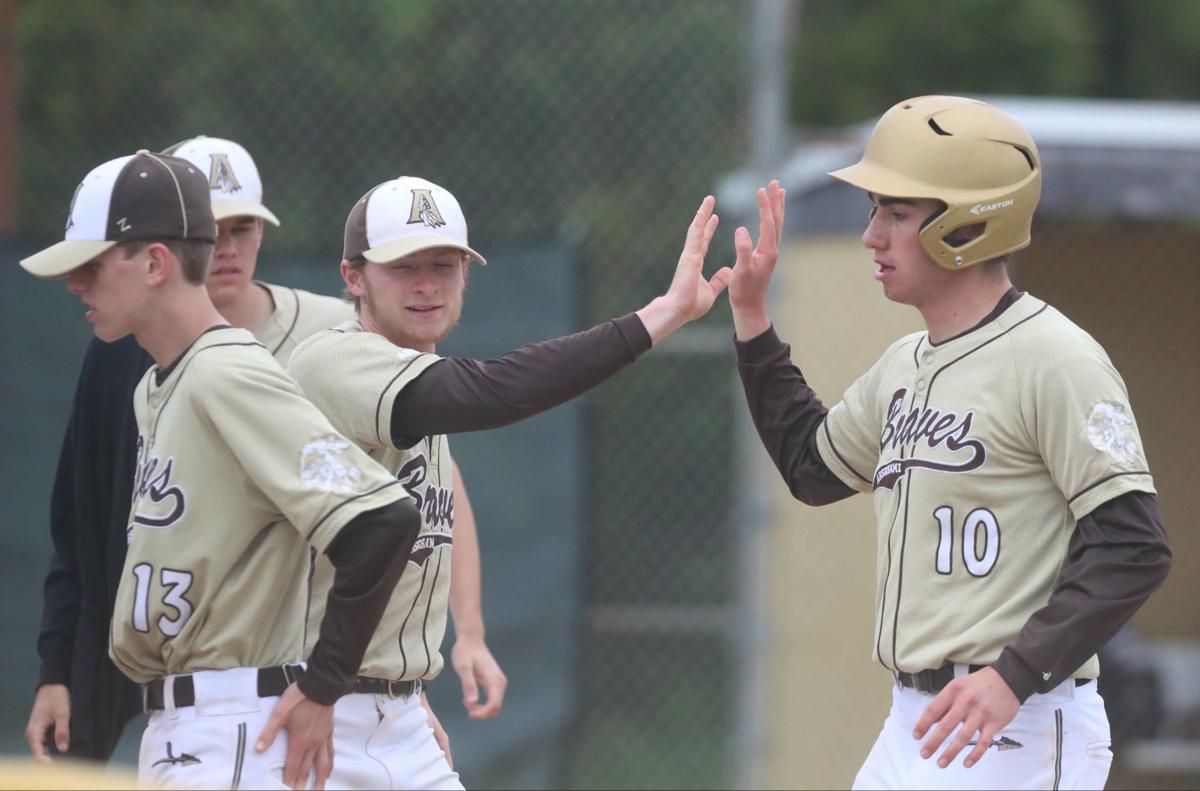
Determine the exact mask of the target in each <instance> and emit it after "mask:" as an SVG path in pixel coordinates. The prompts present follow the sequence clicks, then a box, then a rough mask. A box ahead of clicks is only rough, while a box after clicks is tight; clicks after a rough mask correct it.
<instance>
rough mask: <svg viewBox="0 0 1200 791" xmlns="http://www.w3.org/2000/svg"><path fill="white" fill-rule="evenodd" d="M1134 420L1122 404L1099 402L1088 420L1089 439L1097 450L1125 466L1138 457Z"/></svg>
mask: <svg viewBox="0 0 1200 791" xmlns="http://www.w3.org/2000/svg"><path fill="white" fill-rule="evenodd" d="M1132 428H1133V418H1132V417H1130V415H1129V412H1128V410H1126V409H1125V407H1124V405H1122V404H1114V403H1112V402H1110V401H1099V402H1097V403H1095V404H1093V405H1092V409H1091V411H1090V412H1088V418H1087V438H1088V442H1090V443H1092V447H1093V448H1095V449H1096V450H1099V451H1103V452H1104V453H1107V454H1108V455H1109V457H1110V458H1112V460H1113V461H1115V462H1117V463H1118V464H1123V463H1125V462H1127V461H1130V460H1131V459H1134V458H1136V457H1137V453H1138V447H1137V443H1136V442H1135V441H1134V436H1135V435H1134V432H1133V431H1132Z"/></svg>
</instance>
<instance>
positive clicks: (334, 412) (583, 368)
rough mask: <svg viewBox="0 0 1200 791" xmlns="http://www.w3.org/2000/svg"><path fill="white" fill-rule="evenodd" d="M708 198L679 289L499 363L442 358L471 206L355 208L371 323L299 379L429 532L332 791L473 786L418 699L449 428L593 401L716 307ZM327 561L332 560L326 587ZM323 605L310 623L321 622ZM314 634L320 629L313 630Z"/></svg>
mask: <svg viewBox="0 0 1200 791" xmlns="http://www.w3.org/2000/svg"><path fill="white" fill-rule="evenodd" d="M712 208H713V200H712V198H711V197H710V198H707V199H705V201H704V203H703V204H702V205H701V207H700V209H699V210H698V211H697V212H696V215H695V218H694V219H693V221H692V225H691V227H690V229H689V231H688V235H687V241H686V244H685V246H684V250H683V254H682V255H681V257H680V260H679V265H678V268H677V270H676V273H675V278H674V281H673V282H672V284H671V287H670V289H669V290H668V292H667V294H666V295H665V296H663V297H659V298H658V299H656V300H654V301H653V302H651V303H650V304H649V305H647V306H646V307H645V308H643V309H642V310H640V311H638V312H637V313H634V314H630V315H628V316H625V317H623V318H619V319H616V320H613V321H610V322H605V323H604V324H601V325H599V326H597V327H594V328H592V329H591V330H588V331H586V332H582V333H578V334H576V335H571V336H566V337H563V338H558V339H555V340H551V341H547V342H544V343H540V344H533V345H530V346H525V347H522V348H521V349H518V350H516V351H514V352H510V353H509V354H507V355H505V356H504V357H502V358H500V359H498V360H490V361H476V360H462V359H449V358H446V359H443V358H439V357H438V356H437V355H436V354H435V353H434V346H435V345H436V343H437V342H438V341H439V340H441V338H443V337H444V336H445V334H446V333H447V332H448V331H449V330H450V328H451V327H452V326H453V325H454V323H455V322H456V321H457V320H458V318H459V314H460V312H461V310H462V300H463V290H464V287H465V285H466V280H467V273H468V265H469V262H470V261H471V260H472V259H474V260H476V261H478V262H479V263H480V264H484V263H485V261H484V258H483V256H481V255H480V254H479V253H477V252H476V251H475V250H474V249H472V248H471V247H470V246H469V244H468V242H467V227H466V221H465V219H464V217H463V213H462V210H461V208H460V207H459V204H458V201H457V200H456V199H455V198H454V196H453V195H452V194H451V193H450V192H448V191H447V190H445V189H444V188H442V187H440V186H438V185H436V184H433V183H431V182H429V181H426V180H424V179H419V178H413V177H403V178H398V179H393V180H391V181H387V182H384V183H382V184H380V185H378V186H377V187H375V188H374V189H372V190H371V191H370V192H368V193H367V194H366V195H364V196H363V198H362V199H361V200H359V201H358V203H357V204H355V206H354V208H353V210H352V211H351V212H350V216H349V218H348V219H347V221H346V233H345V244H344V251H343V260H342V263H341V272H342V278H343V280H344V281H345V282H346V288H347V293H348V294H349V295H350V296H351V297H352V298H353V299H354V302H355V306H356V309H357V311H358V319H357V320H355V321H349V322H346V323H345V324H342V325H341V326H339V327H337V328H334V329H332V330H326V331H324V332H319V333H317V334H315V335H313V336H312V337H311V338H309V339H308V340H306V341H304V342H303V343H301V344H300V346H299V347H298V348H297V349H296V352H295V353H294V354H293V355H292V360H291V362H290V363H289V365H288V372H289V373H291V374H292V376H293V377H294V378H295V380H296V382H297V383H298V384H299V385H300V387H301V388H302V389H303V390H304V392H305V394H306V395H307V396H308V397H309V398H310V399H311V400H312V401H313V403H314V404H316V405H317V406H318V407H320V408H321V409H322V410H323V411H324V412H325V413H326V415H328V416H329V418H330V420H331V421H332V422H333V424H334V425H335V426H336V427H338V428H339V430H340V431H342V432H343V433H344V434H345V435H346V436H347V437H348V438H350V439H352V440H353V441H354V442H356V443H358V444H359V446H360V447H362V448H363V450H365V451H366V452H367V453H368V454H369V455H371V457H372V458H374V459H376V460H378V461H379V462H380V463H381V464H383V465H384V466H385V467H387V468H388V469H389V470H393V471H394V472H395V474H396V476H397V477H398V478H399V479H400V480H401V481H403V482H404V484H405V486H406V487H407V488H408V490H409V492H410V493H411V494H412V496H413V498H414V500H415V501H416V502H417V504H418V508H419V509H420V511H421V520H422V521H421V532H420V536H419V537H418V538H417V541H416V542H415V544H414V545H413V551H412V555H411V556H409V558H408V563H409V564H410V566H411V568H410V569H409V570H408V571H406V572H405V574H404V576H403V578H402V580H401V583H400V585H399V586H397V588H396V590H395V592H394V593H393V595H392V600H391V602H390V603H389V605H388V609H387V612H386V613H385V614H384V617H383V620H382V621H381V622H380V625H379V628H378V629H377V630H376V633H375V636H374V637H373V638H372V641H371V645H370V647H369V649H368V651H367V654H366V657H365V658H364V660H363V664H362V667H361V668H360V670H359V679H358V682H357V685H356V687H355V691H356V693H358V694H353V695H347V696H346V697H345V698H343V699H342V700H341V701H339V703H338V705H337V712H336V723H337V725H336V728H335V731H334V739H335V747H334V751H335V753H336V754H337V762H336V763H335V766H334V773H333V776H332V777H331V778H330V787H331V788H355V787H373V788H406V789H410V788H430V789H432V788H462V785H461V783H460V782H459V779H458V776H457V774H456V773H454V771H453V770H452V768H451V767H450V766H449V765H448V763H447V762H446V760H445V758H444V756H443V755H442V753H441V751H440V750H437V748H436V745H435V744H434V743H433V739H432V738H431V735H430V734H429V732H428V728H427V727H425V725H424V716H423V715H422V714H421V712H420V709H419V707H418V703H417V700H418V699H419V696H418V695H416V694H415V693H416V692H417V691H419V690H420V689H421V686H422V683H423V682H426V681H428V680H430V679H432V678H434V677H436V676H437V675H438V673H439V672H440V671H441V668H442V657H441V655H440V652H439V647H440V645H441V641H442V635H443V632H444V629H445V623H446V607H447V593H448V591H447V586H448V584H449V581H450V577H451V573H452V572H451V556H450V549H451V546H452V542H453V539H454V530H455V500H454V498H453V496H452V495H451V492H450V489H449V487H450V480H451V475H452V464H451V460H450V453H449V446H448V443H447V440H446V436H445V435H446V434H447V433H452V432H460V431H473V430H479V429H486V428H492V427H497V426H502V425H506V424H508V423H512V422H514V421H517V420H520V419H522V418H525V417H528V416H530V415H533V414H535V413H537V412H540V411H543V410H545V409H548V408H550V407H551V406H554V405H556V404H559V403H562V402H564V401H567V400H569V399H570V398H572V397H574V396H577V395H580V394H581V393H583V392H585V391H587V390H588V389H590V388H592V387H594V386H596V385H598V384H600V383H601V382H602V381H604V380H605V379H606V378H608V377H609V376H611V375H612V374H613V373H615V372H616V371H618V370H620V369H621V368H623V367H624V366H625V365H627V364H629V363H630V362H632V361H633V360H634V359H636V357H637V356H638V355H640V354H641V353H643V352H645V351H646V350H648V349H649V348H650V346H651V344H653V343H655V342H658V341H659V340H661V339H662V338H664V337H666V336H667V335H669V334H670V333H671V332H673V331H674V330H675V329H677V328H678V327H680V326H682V325H683V324H685V323H687V322H688V321H690V320H692V319H695V318H698V317H699V316H701V315H703V314H704V313H706V312H707V311H708V309H709V308H710V307H711V306H712V304H713V301H714V300H715V299H716V297H717V295H719V294H720V292H721V291H722V290H724V288H725V285H726V283H727V278H728V275H729V271H728V269H721V270H720V271H718V272H717V273H716V274H715V275H714V276H713V278H712V280H711V281H706V280H705V279H704V277H703V275H702V274H701V269H702V267H703V262H704V255H705V253H706V251H707V248H708V243H709V240H710V239H711V238H712V234H713V231H714V230H715V228H716V224H717V218H716V216H715V215H713V214H712ZM328 579H329V567H328V566H327V565H326V564H324V563H323V562H318V563H317V566H316V570H315V573H314V578H313V591H314V592H315V593H317V594H319V593H320V591H322V590H323V589H324V586H325V585H326V584H327V580H328ZM319 598H320V596H319V595H318V596H317V599H318V601H317V602H315V603H314V606H313V610H312V614H311V617H310V624H311V623H312V621H313V619H315V618H316V617H318V616H319V614H320V603H319ZM310 639H311V629H310Z"/></svg>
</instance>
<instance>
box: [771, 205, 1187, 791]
mask: <svg viewBox="0 0 1200 791" xmlns="http://www.w3.org/2000/svg"><path fill="white" fill-rule="evenodd" d="M1035 238H1036V239H1037V244H1036V246H1035V248H1033V249H1032V251H1030V252H1027V253H1023V254H1022V255H1021V258H1020V259H1019V260H1018V261H1017V263H1016V264H1015V265H1014V268H1013V269H1014V280H1015V282H1016V284H1017V286H1018V287H1019V288H1022V289H1024V290H1028V291H1030V292H1032V293H1034V294H1036V295H1037V296H1039V297H1041V298H1043V299H1046V300H1047V301H1049V302H1051V303H1052V304H1054V305H1055V306H1056V307H1058V308H1059V309H1061V310H1062V311H1063V312H1064V313H1066V314H1067V315H1068V316H1070V317H1071V318H1073V319H1074V320H1075V321H1076V322H1077V323H1079V324H1080V325H1082V326H1083V327H1084V328H1085V329H1087V330H1088V331H1089V332H1091V333H1092V334H1093V335H1094V336H1095V337H1096V338H1097V339H1098V340H1099V341H1100V342H1101V344H1103V345H1104V346H1105V348H1106V349H1107V350H1108V352H1109V354H1110V355H1111V357H1112V358H1113V360H1114V362H1115V363H1116V365H1117V367H1118V369H1119V370H1120V371H1121V372H1122V374H1123V376H1124V378H1125V381H1126V384H1127V385H1128V387H1129V390H1130V395H1131V399H1132V403H1133V407H1134V410H1135V413H1136V415H1137V418H1138V423H1139V427H1140V429H1141V432H1142V437H1143V441H1144V442H1145V445H1146V448H1147V452H1148V454H1149V458H1150V462H1151V468H1152V470H1153V472H1154V474H1155V480H1156V483H1157V485H1158V489H1159V500H1160V503H1161V505H1162V508H1163V512H1164V515H1165V518H1166V521H1167V526H1168V531H1169V534H1170V537H1171V543H1172V547H1173V549H1174V552H1175V566H1174V569H1173V572H1172V575H1171V578H1170V579H1169V580H1168V582H1167V584H1166V586H1164V588H1163V590H1161V591H1160V592H1159V593H1158V594H1157V595H1156V596H1155V598H1153V599H1151V601H1150V603H1149V604H1148V605H1147V606H1146V607H1145V608H1144V609H1143V611H1142V612H1141V613H1139V615H1138V616H1137V617H1136V619H1135V623H1137V624H1138V625H1139V626H1140V627H1142V628H1144V629H1145V630H1146V631H1147V632H1149V633H1151V634H1155V635H1171V636H1191V637H1200V607H1197V606H1196V604H1197V601H1198V595H1197V594H1198V593H1200V583H1198V580H1200V531H1196V530H1195V529H1194V528H1193V525H1192V524H1191V519H1190V514H1193V513H1196V512H1198V511H1200V503H1198V502H1197V500H1198V499H1200V487H1197V486H1196V485H1195V484H1194V483H1193V482H1192V481H1191V479H1190V473H1191V471H1192V470H1193V469H1194V467H1195V462H1194V457H1195V449H1196V448H1197V447H1200V418H1198V417H1197V416H1196V414H1195V410H1196V404H1197V401H1198V398H1197V394H1198V393H1200V318H1197V315H1198V314H1197V310H1196V307H1195V306H1196V305H1198V304H1200V285H1198V284H1200V278H1197V269H1196V267H1195V264H1194V263H1193V261H1192V260H1191V259H1192V257H1193V256H1194V255H1195V251H1197V250H1200V238H1198V235H1197V234H1194V233H1193V234H1190V235H1189V234H1183V233H1178V232H1177V233H1175V234H1174V235H1172V234H1171V233H1169V232H1166V231H1163V230H1162V229H1158V230H1157V231H1155V230H1153V229H1149V230H1147V229H1143V230H1142V231H1140V232H1139V231H1134V230H1131V229H1128V228H1125V229H1116V230H1113V231H1107V232H1103V233H1102V232H1099V231H1098V230H1097V229H1096V228H1093V227H1087V228H1084V227H1076V228H1068V229H1058V230H1056V231H1055V232H1053V233H1052V232H1050V231H1040V232H1039V233H1036V234H1035ZM778 269H779V271H778V273H777V275H776V282H775V284H774V286H773V291H772V300H773V301H772V303H771V315H772V317H773V319H774V320H775V322H776V326H777V327H778V329H779V332H780V335H781V336H782V337H783V338H784V340H785V341H788V342H789V343H791V344H792V359H793V361H795V362H796V364H797V365H798V366H799V367H800V369H801V370H802V371H803V372H804V373H805V376H806V377H807V379H808V381H809V383H810V384H811V385H812V386H813V388H814V389H815V390H816V392H817V393H818V394H819V395H820V396H821V398H822V400H823V401H825V403H826V405H830V404H832V403H834V402H836V401H837V400H838V399H839V398H840V396H841V393H842V391H843V389H844V388H845V387H846V386H847V385H848V384H850V382H852V381H853V380H854V379H855V378H856V377H857V376H858V375H859V374H861V373H862V372H863V371H865V370H866V369H867V368H868V367H869V366H870V365H871V364H872V363H873V362H874V361H875V360H876V359H877V358H878V356H879V354H880V353H881V352H882V351H883V350H884V349H885V348H886V347H887V346H888V345H889V344H890V343H891V342H892V341H893V340H895V339H896V338H898V337H899V336H900V335H902V334H904V333H907V332H911V331H913V330H917V329H921V328H922V327H923V325H922V323H921V321H920V316H919V314H917V312H916V311H915V310H913V309H911V308H906V307H901V306H897V305H893V304H891V303H889V302H888V301H887V300H886V299H884V297H883V295H882V293H881V290H880V287H879V286H878V285H877V284H876V283H875V282H874V281H873V280H872V277H871V274H872V270H873V265H872V264H871V259H870V255H869V254H868V252H867V251H866V250H864V249H863V248H862V246H861V244H860V242H859V240H858V238H857V237H856V236H854V237H841V238H815V237H814V238H808V239H804V240H798V241H794V242H791V243H790V244H789V245H788V246H787V247H786V248H785V250H784V252H783V255H782V257H781V261H780V264H779V268H778ZM761 462H765V454H762V459H761V461H760V463H761ZM761 476H762V479H763V481H762V485H763V486H764V487H766V490H767V496H768V498H769V501H770V503H771V512H772V521H771V525H770V530H769V535H768V538H767V547H766V552H765V555H766V557H767V558H768V560H767V565H766V573H767V576H768V579H767V581H766V588H767V590H768V593H767V596H768V600H767V604H766V611H767V618H768V619H769V621H770V625H769V626H768V632H769V638H768V641H767V648H766V658H765V665H766V666H765V670H764V676H765V679H764V680H765V683H766V685H767V691H766V693H765V694H764V695H763V701H764V717H765V719H766V727H765V728H764V731H765V736H764V756H763V757H764V761H763V764H764V765H763V767H762V769H761V780H762V783H763V784H764V785H765V786H766V787H770V788H839V787H849V785H850V783H851V782H852V781H853V778H854V773H855V772H856V771H857V769H858V767H859V765H860V764H861V762H862V760H863V759H864V758H865V757H866V754H867V751H868V750H869V749H870V746H871V744H872V742H873V740H874V739H875V736H876V735H877V733H878V730H879V726H880V725H881V724H882V722H883V718H884V716H885V715H886V711H887V705H888V701H889V695H890V693H889V689H890V683H891V679H890V676H889V675H888V674H887V672H886V671H885V670H883V669H882V668H881V667H880V666H878V665H875V664H873V663H872V662H871V644H872V643H871V631H872V625H873V595H874V585H875V581H874V575H873V568H874V562H875V544H874V530H875V526H874V513H873V511H872V508H871V502H870V500H869V498H866V497H854V498H851V499H849V500H846V501H843V502H841V503H838V504H835V505H832V506H828V507H825V508H820V509H816V508H809V507H807V506H805V505H802V504H800V503H798V502H796V501H794V500H793V499H792V498H791V495H790V494H789V493H788V491H787V488H786V487H785V486H784V484H783V482H782V481H781V479H780V478H779V475H778V473H776V472H775V471H774V469H773V467H771V466H770V464H769V462H765V464H762V470H761Z"/></svg>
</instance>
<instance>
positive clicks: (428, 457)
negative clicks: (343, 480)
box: [288, 321, 454, 680]
mask: <svg viewBox="0 0 1200 791" xmlns="http://www.w3.org/2000/svg"><path fill="white" fill-rule="evenodd" d="M438 359H440V358H438V357H437V356H436V355H433V354H423V353H420V352H416V351H413V350H411V349H402V348H400V347H398V346H395V345H393V344H392V343H391V342H389V341H388V340H387V339H386V338H384V337H383V336H382V335H378V334H376V333H373V332H367V331H366V330H364V329H363V327H362V325H361V324H359V323H358V322H357V321H348V322H345V323H344V324H341V325H339V326H338V327H336V328H334V329H333V330H328V331H325V332H319V333H317V334H316V335H314V336H312V337H311V338H309V339H308V340H306V341H304V342H303V343H302V344H300V346H299V347H298V348H297V349H296V351H295V352H294V353H293V355H292V360H291V362H290V363H289V365H288V372H289V373H290V374H291V375H292V376H293V377H294V378H295V380H296V382H297V384H299V385H300V387H301V388H302V389H303V391H304V393H305V395H306V396H307V397H308V398H309V399H310V400H311V401H312V402H313V403H314V404H315V405H316V406H317V407H318V408H320V409H321V410H322V411H323V412H325V414H326V415H327V416H328V417H329V419H330V421H331V422H332V423H333V425H334V426H335V427H337V428H338V430H339V431H341V432H342V433H344V434H345V435H346V436H347V437H348V438H350V439H352V440H353V441H354V442H356V443H358V445H359V447H361V448H362V449H363V450H364V451H365V452H366V453H367V454H368V455H369V456H370V457H371V458H372V459H374V460H376V461H378V462H379V463H380V464H381V465H383V466H384V467H385V468H386V469H388V470H389V471H391V472H392V473H394V474H395V475H396V477H397V479H398V480H399V481H400V482H401V483H403V484H404V487H405V489H406V490H407V491H408V492H409V494H411V495H412V497H413V499H414V500H415V501H416V503H417V507H418V509H419V510H420V512H421V531H420V534H419V535H418V536H417V540H416V543H414V544H413V549H412V553H411V554H410V555H409V559H408V560H409V568H407V569H406V570H405V572H404V574H403V575H402V576H401V577H400V584H399V585H397V586H396V590H395V591H394V592H393V593H392V598H391V601H390V602H389V603H388V608H387V610H386V612H385V613H384V615H383V619H382V620H381V621H380V623H379V627H378V628H377V629H376V631H375V634H374V636H373V637H372V638H371V644H370V646H369V647H368V648H367V652H366V654H365V656H364V657H363V663H362V667H361V670H360V673H361V675H364V676H370V677H373V678H387V679H392V680H413V679H419V678H420V679H432V678H434V677H436V676H437V675H438V674H439V673H440V672H441V670H442V667H443V660H442V656H441V651H440V647H441V643H442V637H443V635H444V634H445V630H446V617H447V612H448V607H449V596H450V556H451V543H452V540H453V530H454V498H453V480H452V475H453V466H452V462H451V459H450V450H449V443H448V442H447V440H446V437H445V436H444V435H436V436H427V437H423V438H421V439H420V440H419V441H418V442H416V443H415V444H414V445H412V446H411V447H408V448H403V449H399V448H396V447H394V446H393V445H392V442H391V413H392V411H391V403H392V401H394V400H395V396H396V394H397V393H399V392H400V391H401V390H403V389H404V387H405V386H406V385H407V384H408V383H409V382H412V381H413V380H414V379H416V377H417V376H419V375H420V374H421V372H423V371H424V370H425V369H426V368H428V367H429V366H430V365H432V364H433V363H435V362H437V361H438ZM332 572H333V569H332V567H331V566H330V564H329V563H328V561H327V560H325V559H324V558H323V557H318V558H316V560H315V564H314V568H313V579H312V585H311V590H312V593H311V601H312V605H311V610H310V612H309V616H308V629H307V630H306V634H305V650H306V652H307V651H311V650H312V647H313V645H315V643H316V638H317V627H318V625H319V624H320V620H321V618H322V617H323V615H324V602H325V596H326V594H327V591H328V589H329V586H330V585H331V584H332V581H333V574H332Z"/></svg>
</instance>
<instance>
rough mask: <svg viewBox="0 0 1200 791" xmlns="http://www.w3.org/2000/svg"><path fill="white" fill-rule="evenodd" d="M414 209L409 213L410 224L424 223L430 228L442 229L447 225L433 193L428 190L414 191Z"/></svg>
mask: <svg viewBox="0 0 1200 791" xmlns="http://www.w3.org/2000/svg"><path fill="white" fill-rule="evenodd" d="M412 196H413V200H412V208H410V209H409V211H408V224H409V225H412V224H413V223H418V222H419V223H424V224H425V225H427V226H428V227H430V228H441V227H442V226H443V225H445V224H446V221H445V220H443V219H442V213H441V212H440V211H438V207H437V204H436V203H434V202H433V192H432V190H427V189H414V190H413V191H412Z"/></svg>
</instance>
